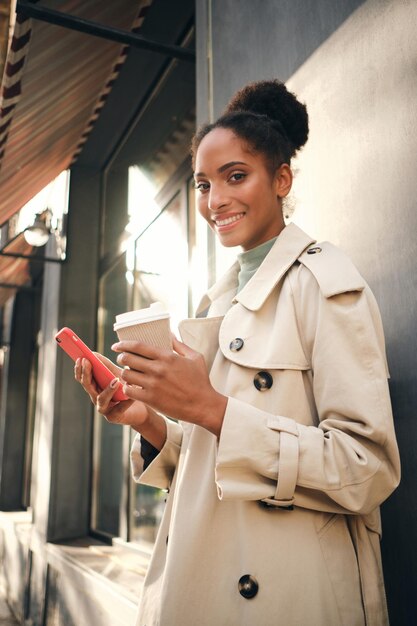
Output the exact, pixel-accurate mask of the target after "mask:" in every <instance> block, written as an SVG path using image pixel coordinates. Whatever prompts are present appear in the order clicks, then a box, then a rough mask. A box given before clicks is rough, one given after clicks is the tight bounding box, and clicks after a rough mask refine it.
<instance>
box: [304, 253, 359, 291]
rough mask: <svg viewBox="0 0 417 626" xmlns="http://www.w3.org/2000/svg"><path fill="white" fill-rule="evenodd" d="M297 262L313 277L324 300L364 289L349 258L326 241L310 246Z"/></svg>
mask: <svg viewBox="0 0 417 626" xmlns="http://www.w3.org/2000/svg"><path fill="white" fill-rule="evenodd" d="M298 260H299V262H300V263H302V264H303V265H305V267H307V268H308V269H309V270H310V272H311V273H312V274H313V275H314V277H315V279H316V280H317V282H318V284H319V287H320V290H321V292H322V294H323V295H324V296H325V297H326V298H331V297H332V296H335V295H337V294H340V293H346V292H348V291H363V289H364V288H365V287H366V283H365V280H364V279H363V278H362V276H361V275H360V274H359V272H358V270H357V269H356V267H355V266H354V264H353V263H352V261H351V260H350V259H349V257H348V256H347V255H346V254H345V253H344V252H342V250H340V249H339V248H337V247H336V246H334V245H333V244H331V243H329V242H328V241H325V242H323V243H319V244H314V245H312V246H310V247H309V248H307V249H306V250H305V251H304V252H303V253H302V254H301V256H299V257H298Z"/></svg>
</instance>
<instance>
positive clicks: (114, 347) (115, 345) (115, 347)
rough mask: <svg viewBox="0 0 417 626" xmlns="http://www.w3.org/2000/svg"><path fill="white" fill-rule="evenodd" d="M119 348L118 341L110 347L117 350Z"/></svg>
mask: <svg viewBox="0 0 417 626" xmlns="http://www.w3.org/2000/svg"><path fill="white" fill-rule="evenodd" d="M119 348H120V342H117V343H114V344H113V345H112V347H111V349H112V350H118V349H119Z"/></svg>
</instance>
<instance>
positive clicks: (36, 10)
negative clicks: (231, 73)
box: [16, 0, 195, 62]
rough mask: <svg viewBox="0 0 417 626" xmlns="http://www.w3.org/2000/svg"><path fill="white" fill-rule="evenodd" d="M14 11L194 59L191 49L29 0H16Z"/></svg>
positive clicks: (88, 32) (189, 59) (58, 24)
mask: <svg viewBox="0 0 417 626" xmlns="http://www.w3.org/2000/svg"><path fill="white" fill-rule="evenodd" d="M16 13H20V14H22V15H25V16H27V17H33V18H34V19H37V20H40V21H43V22H48V23H49V24H55V25H57V26H63V27H64V28H69V29H71V30H76V31H79V32H81V33H86V34H87V35H93V37H101V38H102V39H108V40H110V41H117V42H118V43H122V44H127V45H129V46H133V47H135V48H144V49H145V50H152V51H153V52H158V53H160V54H164V55H167V56H169V57H174V58H176V59H182V60H183V61H191V62H194V61H195V53H194V52H193V51H192V50H187V49H186V48H181V47H180V46H172V45H167V44H163V43H158V42H157V41H152V40H150V39H146V38H145V37H142V36H141V35H136V34H135V33H129V32H127V31H125V30H121V29H120V28H113V27H111V26H104V25H102V24H98V23H97V22H93V21H91V20H86V19H84V18H81V17H76V16H74V15H68V14H67V13H62V11H54V10H53V9H47V8H45V7H39V6H35V5H34V4H32V3H31V2H27V0H17V4H16Z"/></svg>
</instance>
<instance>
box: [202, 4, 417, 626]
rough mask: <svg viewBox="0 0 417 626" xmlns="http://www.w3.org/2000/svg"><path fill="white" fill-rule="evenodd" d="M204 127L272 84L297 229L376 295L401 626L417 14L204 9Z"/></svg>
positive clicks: (414, 391)
mask: <svg viewBox="0 0 417 626" xmlns="http://www.w3.org/2000/svg"><path fill="white" fill-rule="evenodd" d="M197 8H198V14H197V25H199V27H200V28H201V29H202V32H203V33H204V32H205V33H207V35H206V36H205V37H203V36H202V37H200V36H199V35H200V33H199V32H198V33H197V41H198V46H199V47H198V50H199V59H198V68H197V74H198V76H199V81H200V82H199V86H198V94H197V96H198V121H199V122H200V123H201V122H203V121H205V120H206V119H208V118H209V117H210V116H211V115H214V116H216V115H217V114H218V113H220V112H221V110H222V109H223V107H224V106H225V104H226V102H227V100H228V98H229V97H230V96H231V95H232V93H233V92H234V91H235V90H236V89H237V88H239V87H241V86H242V85H243V84H245V83H247V82H248V81H251V80H259V79H262V78H270V77H278V78H280V79H281V80H285V81H286V82H287V84H288V86H289V87H290V88H291V89H292V90H293V91H294V92H296V93H297V94H298V96H299V97H300V98H301V100H303V101H305V102H306V103H307V106H308V110H309V114H310V121H311V124H310V126H311V133H310V140H309V142H308V144H307V146H306V147H305V149H304V151H303V152H302V154H301V155H300V157H299V159H298V162H297V163H295V164H294V165H295V168H296V170H297V175H296V181H295V185H294V194H293V196H294V199H295V205H296V209H295V213H294V217H293V220H294V221H295V222H296V223H298V224H299V225H300V226H301V227H303V228H304V229H305V230H307V231H308V232H310V233H311V234H312V235H314V236H315V237H317V238H318V239H330V240H331V241H333V242H334V243H336V244H337V245H339V246H341V247H342V248H343V249H344V250H346V251H347V252H348V254H349V255H350V256H351V257H352V258H353V260H354V261H355V263H356V264H357V266H358V267H359V269H360V270H361V272H362V274H363V275H364V276H365V277H366V278H367V280H368V282H369V283H370V284H371V287H372V288H373V290H374V292H375V294H376V297H377V299H378V301H379V304H380V307H381V312H382V316H383V321H384V326H385V331H386V339H387V350H388V357H389V363H390V370H391V382H390V385H391V392H392V399H393V405H394V413H395V420H396V429H397V435H398V440H399V444H400V450H401V455H402V465H403V479H402V484H401V486H400V488H399V489H398V490H397V491H396V492H395V494H394V495H393V496H392V497H391V499H390V500H389V501H388V502H387V503H386V504H385V505H384V506H383V511H382V512H383V525H384V538H383V543H382V549H383V557H384V570H385V579H386V587H387V594H388V601H389V607H390V614H391V622H392V624H393V625H395V626H396V625H400V624H401V625H402V624H404V626H405V625H408V624H410V623H413V620H415V614H416V611H417V598H416V594H415V589H416V588H417V566H416V562H415V558H413V556H414V554H415V546H416V545H417V489H416V478H415V476H416V456H417V454H416V450H417V424H416V420H415V413H416V409H417V368H416V359H415V354H416V348H417V339H416V334H415V310H416V301H417V279H416V272H415V259H416V253H417V243H416V236H415V233H416V232H417V211H416V210H415V209H416V207H415V197H416V191H417V189H416V187H417V183H416V178H415V175H414V171H413V170H414V168H415V154H416V149H417V132H416V131H417V109H416V106H415V94H416V87H417V75H416V72H415V67H416V60H417V39H416V37H415V32H416V27H417V3H415V2H413V1H412V0H368V1H367V2H355V1H348V0H346V1H338V2H332V1H331V0H316V1H315V2H302V1H297V0H295V1H293V0H288V1H284V0H282V1H280V2H275V1H269V0H252V1H251V2H240V1H239V0H198V1H197Z"/></svg>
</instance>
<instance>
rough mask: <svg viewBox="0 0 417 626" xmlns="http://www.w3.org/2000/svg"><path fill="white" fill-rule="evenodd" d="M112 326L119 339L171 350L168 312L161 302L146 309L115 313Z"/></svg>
mask: <svg viewBox="0 0 417 626" xmlns="http://www.w3.org/2000/svg"><path fill="white" fill-rule="evenodd" d="M113 328H114V330H115V331H116V333H117V336H118V338H119V340H124V339H127V340H133V341H140V342H142V343H148V344H151V345H153V346H156V347H158V348H167V349H169V350H172V339H171V328H170V323H169V312H168V311H167V310H166V308H165V306H164V305H163V304H162V302H154V303H153V304H151V306H150V307H148V308H146V309H139V310H137V311H128V312H127V313H120V315H116V322H115V324H114V326H113Z"/></svg>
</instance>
